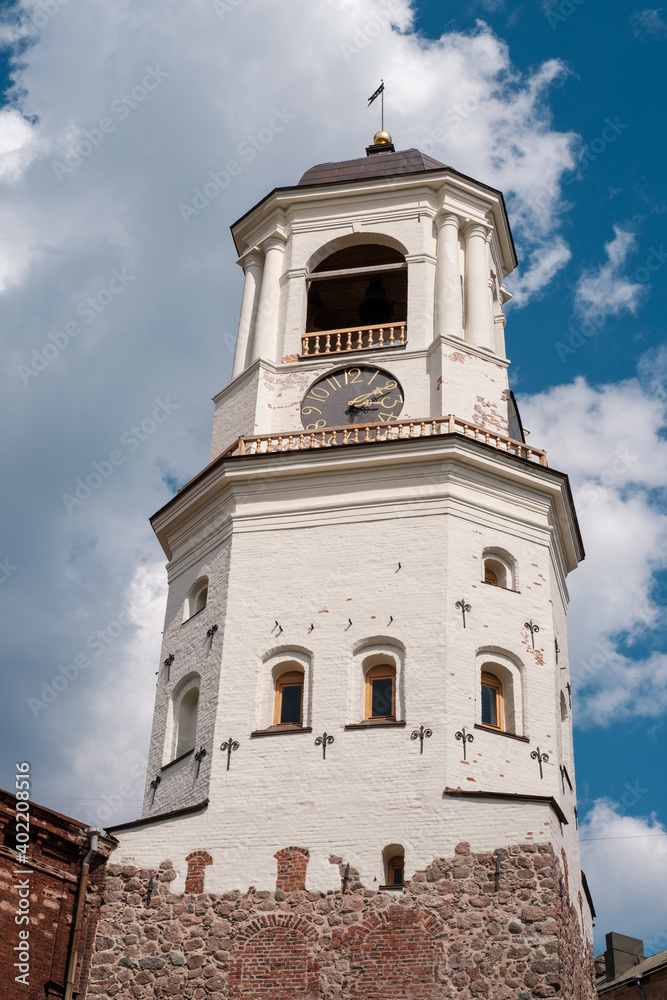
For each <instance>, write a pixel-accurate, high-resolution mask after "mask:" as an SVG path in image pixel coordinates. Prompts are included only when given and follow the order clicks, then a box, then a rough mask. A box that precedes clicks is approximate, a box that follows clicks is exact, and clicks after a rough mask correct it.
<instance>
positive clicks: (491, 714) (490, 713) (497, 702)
mask: <svg viewBox="0 0 667 1000" xmlns="http://www.w3.org/2000/svg"><path fill="white" fill-rule="evenodd" d="M482 725H483V726H489V727H490V728H491V729H501V730H503V729H504V728H505V722H504V717H503V686H502V684H501V682H500V681H499V680H498V678H497V677H496V676H495V674H490V673H488V672H487V671H484V673H483V674H482Z"/></svg>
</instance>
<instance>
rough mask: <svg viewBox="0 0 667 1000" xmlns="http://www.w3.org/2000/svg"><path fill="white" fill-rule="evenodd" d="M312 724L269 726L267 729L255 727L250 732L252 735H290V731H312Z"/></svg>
mask: <svg viewBox="0 0 667 1000" xmlns="http://www.w3.org/2000/svg"><path fill="white" fill-rule="evenodd" d="M312 731H313V727H312V726H288V725H285V726H269V728H268V729H255V731H254V732H252V733H251V734H250V737H251V738H252V737H253V736H287V735H290V736H291V735H292V733H312Z"/></svg>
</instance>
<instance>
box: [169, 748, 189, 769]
mask: <svg viewBox="0 0 667 1000" xmlns="http://www.w3.org/2000/svg"><path fill="white" fill-rule="evenodd" d="M194 752H195V748H194V747H192V749H191V750H186V751H185V753H182V754H181V755H180V757H174V759H173V760H170V761H169V763H168V764H165V765H164V767H161V768H160V770H161V771H166V770H167V768H168V767H173V766H174V764H178V762H179V761H180V760H185V758H186V757H189V756H190V754H192V753H194Z"/></svg>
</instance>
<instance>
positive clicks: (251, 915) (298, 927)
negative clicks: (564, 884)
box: [82, 844, 657, 1000]
mask: <svg viewBox="0 0 667 1000" xmlns="http://www.w3.org/2000/svg"><path fill="white" fill-rule="evenodd" d="M296 850H297V849H295V848H286V849H285V851H278V852H277V856H276V857H277V860H278V862H279V874H278V880H279V881H280V879H281V874H280V872H281V865H282V864H283V861H284V862H285V864H288V863H289V865H290V873H289V877H290V878H292V877H293V876H294V878H295V879H296V874H295V867H294V866H295V863H296V861H297V855H296V853H295V852H296ZM298 852H299V860H298V865H297V866H296V867H297V869H298V874H299V879H300V878H301V875H302V872H305V866H306V864H307V861H308V855H307V853H306V851H305V849H304V848H301V849H298ZM496 855H497V856H498V857H499V858H500V885H499V891H498V892H496V891H495V877H494V876H495V856H496ZM496 855H490V854H489V855H473V854H471V853H470V850H469V848H468V846H467V845H466V844H460V845H459V846H458V848H457V850H456V855H455V857H454V858H440V859H438V860H437V861H434V862H433V864H431V865H430V866H429V867H428V869H426V871H424V872H419V873H417V874H416V875H415V876H414V878H413V879H412V880H411V882H409V883H408V884H407V885H406V887H405V891H404V892H402V893H388V892H378V891H374V890H372V889H366V888H364V886H363V885H361V883H360V882H359V881H358V880H355V881H353V882H352V883H351V887H348V891H347V892H345V893H344V894H343V893H342V891H340V890H339V891H336V892H332V891H329V892H316V891H307V890H305V889H304V888H300V889H285V888H277V889H276V891H275V892H269V891H261V892H257V891H255V890H254V889H250V890H248V892H247V893H245V894H244V895H242V894H241V893H240V892H228V893H224V894H222V895H213V894H206V893H204V894H200V895H195V894H190V893H184V894H173V893H172V892H171V891H170V887H171V883H172V882H173V880H174V878H175V877H176V873H175V872H174V870H173V866H172V864H171V862H170V861H164V862H162V864H161V865H160V868H159V870H157V871H154V870H142V871H137V869H136V868H133V867H131V868H121V867H120V866H118V865H111V866H108V869H107V876H106V884H105V886H104V889H103V893H102V897H101V910H100V916H101V919H100V928H99V933H98V937H97V940H96V942H95V949H96V950H95V954H94V956H93V965H92V970H91V981H90V982H91V985H90V987H89V989H88V991H87V993H84V994H83V995H82V1000H83V996H87V998H88V1000H94V998H96V997H107V996H116V997H118V998H119V1000H126V998H127V1000H130V998H132V1000H148V998H151V1000H153V998H154V1000H160V998H164V1000H166V998H168V997H178V998H179V1000H180V998H183V1000H195V998H200V997H201V998H205V1000H303V998H306V1000H309V998H318V1000H361V998H362V997H364V998H366V997H367V998H369V1000H399V998H400V1000H533V998H548V997H559V998H562V1000H593V998H594V997H595V990H594V987H593V983H592V977H591V970H592V964H591V963H592V953H589V951H588V949H587V948H586V947H585V945H584V943H583V941H582V938H581V932H580V929H579V915H578V913H577V910H578V906H577V907H572V906H570V903H569V898H568V895H567V893H566V892H564V893H563V895H562V896H561V892H560V885H561V871H562V869H561V866H560V863H559V859H557V858H556V857H555V856H554V854H553V851H552V850H551V848H550V847H548V846H546V845H539V846H538V845H535V844H526V845H518V846H515V847H510V848H508V849H503V850H500V851H498V852H496ZM334 861H335V862H336V863H339V859H338V858H335V859H334ZM285 877H287V873H285ZM151 878H152V879H153V892H152V897H151V901H150V904H147V898H148V897H147V890H148V885H149V882H150V879H151ZM650 1000H654V998H652V997H651V998H650ZM656 1000H657V998H656Z"/></svg>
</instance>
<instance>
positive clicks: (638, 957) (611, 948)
mask: <svg viewBox="0 0 667 1000" xmlns="http://www.w3.org/2000/svg"><path fill="white" fill-rule="evenodd" d="M606 943H607V948H606V951H605V953H604V955H601V956H600V958H599V959H596V960H595V964H596V972H598V971H599V972H601V973H602V974H601V975H600V977H599V978H598V984H597V985H598V996H600V997H604V998H605V1000H667V951H660V952H657V953H656V954H655V955H651V956H650V957H649V958H644V942H643V941H641V940H640V939H639V938H631V937H627V936H626V935H625V934H616V933H611V934H607V941H606ZM598 964H599V965H600V969H598V968H597V966H598Z"/></svg>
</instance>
